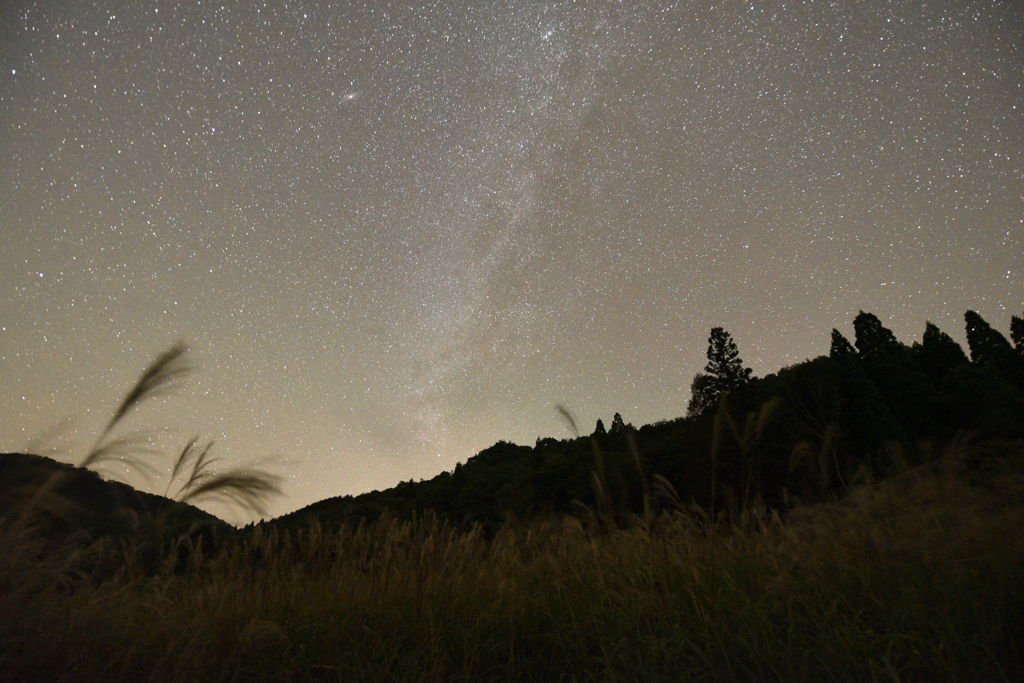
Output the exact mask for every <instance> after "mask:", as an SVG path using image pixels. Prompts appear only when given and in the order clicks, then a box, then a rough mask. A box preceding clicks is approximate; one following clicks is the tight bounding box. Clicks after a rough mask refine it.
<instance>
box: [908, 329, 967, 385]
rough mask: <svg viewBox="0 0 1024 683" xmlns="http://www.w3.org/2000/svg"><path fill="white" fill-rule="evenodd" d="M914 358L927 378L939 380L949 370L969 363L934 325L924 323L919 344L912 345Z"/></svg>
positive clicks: (954, 344) (961, 350)
mask: <svg viewBox="0 0 1024 683" xmlns="http://www.w3.org/2000/svg"><path fill="white" fill-rule="evenodd" d="M913 352H914V357H915V358H917V361H918V362H919V363H920V364H921V367H922V369H923V370H924V371H925V372H926V373H928V375H929V376H931V377H933V378H935V379H939V378H941V377H943V376H945V375H946V374H947V373H948V372H949V371H950V370H952V369H954V368H956V367H957V366H960V365H967V364H968V363H969V362H970V361H969V360H968V359H967V354H966V353H964V350H963V349H962V348H960V345H959V344H957V343H956V341H954V340H953V338H952V337H950V336H949V335H948V334H946V333H945V332H943V331H942V330H940V329H939V328H938V327H937V326H936V325H935V324H934V323H932V322H926V323H925V326H924V336H923V337H922V338H921V343H920V344H918V343H916V342H915V343H914V346H913Z"/></svg>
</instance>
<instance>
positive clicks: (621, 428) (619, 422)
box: [608, 413, 633, 434]
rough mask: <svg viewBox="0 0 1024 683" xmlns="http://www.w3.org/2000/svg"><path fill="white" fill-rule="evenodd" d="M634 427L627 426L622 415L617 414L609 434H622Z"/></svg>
mask: <svg viewBox="0 0 1024 683" xmlns="http://www.w3.org/2000/svg"><path fill="white" fill-rule="evenodd" d="M632 426H633V425H627V424H626V422H625V421H624V420H623V419H622V415H620V414H619V413H615V417H613V418H612V427H611V429H609V430H608V433H609V434H622V433H624V432H625V431H626V430H627V429H630V428H631V427H632Z"/></svg>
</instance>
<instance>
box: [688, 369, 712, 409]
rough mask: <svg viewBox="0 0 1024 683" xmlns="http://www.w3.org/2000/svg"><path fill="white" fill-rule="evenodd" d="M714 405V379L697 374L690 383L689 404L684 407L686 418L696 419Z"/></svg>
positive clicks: (700, 373)
mask: <svg viewBox="0 0 1024 683" xmlns="http://www.w3.org/2000/svg"><path fill="white" fill-rule="evenodd" d="M716 403H718V390H717V385H716V384H715V379H714V377H712V376H711V375H705V374H704V373H703V372H698V373H697V374H696V375H694V376H693V381H692V382H691V383H690V403H689V404H688V405H687V406H686V416H687V417H696V416H697V415H700V414H701V413H703V412H704V411H705V410H708V409H709V408H711V407H713V406H714V405H715V404H716Z"/></svg>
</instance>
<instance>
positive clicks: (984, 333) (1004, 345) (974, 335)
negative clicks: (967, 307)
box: [964, 311, 1024, 391]
mask: <svg viewBox="0 0 1024 683" xmlns="http://www.w3.org/2000/svg"><path fill="white" fill-rule="evenodd" d="M964 320H966V321H967V344H968V345H969V346H970V347H971V360H972V361H973V362H975V363H977V364H978V365H992V366H995V367H996V368H997V369H998V370H999V372H1001V373H1002V374H1003V376H1004V377H1005V378H1006V379H1008V380H1009V381H1010V383H1011V384H1013V385H1014V386H1016V387H1017V388H1018V389H1020V390H1021V391H1024V355H1022V354H1019V353H1017V351H1016V349H1014V348H1013V346H1012V345H1011V344H1010V342H1008V341H1006V337H1004V336H1003V335H1002V333H1001V332H999V330H996V329H993V327H992V326H991V325H989V324H988V323H987V322H986V321H985V319H984V318H982V317H981V316H980V315H978V314H977V313H975V312H974V311H967V312H966V313H964Z"/></svg>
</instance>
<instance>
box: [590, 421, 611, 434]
mask: <svg viewBox="0 0 1024 683" xmlns="http://www.w3.org/2000/svg"><path fill="white" fill-rule="evenodd" d="M607 433H608V432H607V431H606V430H605V428H604V422H602V421H601V418H597V426H596V427H594V434H593V436H604V435H605V434H607Z"/></svg>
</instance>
